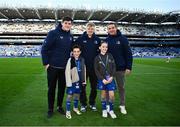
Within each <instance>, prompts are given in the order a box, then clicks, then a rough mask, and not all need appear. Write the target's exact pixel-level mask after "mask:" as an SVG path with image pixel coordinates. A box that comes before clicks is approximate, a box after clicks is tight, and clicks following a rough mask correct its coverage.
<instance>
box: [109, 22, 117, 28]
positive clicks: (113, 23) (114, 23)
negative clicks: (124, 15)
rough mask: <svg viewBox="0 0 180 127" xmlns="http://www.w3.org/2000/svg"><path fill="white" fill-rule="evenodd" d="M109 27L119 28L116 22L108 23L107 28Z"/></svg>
mask: <svg viewBox="0 0 180 127" xmlns="http://www.w3.org/2000/svg"><path fill="white" fill-rule="evenodd" d="M109 25H114V26H115V27H116V28H117V23H116V22H110V23H108V25H107V26H109Z"/></svg>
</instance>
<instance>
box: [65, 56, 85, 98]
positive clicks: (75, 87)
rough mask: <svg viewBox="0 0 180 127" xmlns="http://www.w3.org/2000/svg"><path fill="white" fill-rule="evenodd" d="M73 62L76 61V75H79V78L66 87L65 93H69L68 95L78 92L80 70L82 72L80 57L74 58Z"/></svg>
mask: <svg viewBox="0 0 180 127" xmlns="http://www.w3.org/2000/svg"><path fill="white" fill-rule="evenodd" d="M75 63H76V67H77V70H78V75H79V78H80V80H79V81H78V82H76V83H73V84H72V87H68V88H67V90H66V93H67V94H70V95H72V94H80V87H81V86H80V85H81V72H82V70H81V61H80V59H78V60H75Z"/></svg>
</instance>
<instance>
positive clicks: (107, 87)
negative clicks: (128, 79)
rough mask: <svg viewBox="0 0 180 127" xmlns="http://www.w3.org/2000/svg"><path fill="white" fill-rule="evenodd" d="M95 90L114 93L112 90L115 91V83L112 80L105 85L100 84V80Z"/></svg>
mask: <svg viewBox="0 0 180 127" xmlns="http://www.w3.org/2000/svg"><path fill="white" fill-rule="evenodd" d="M97 89H98V90H107V91H114V90H116V83H115V81H114V80H113V81H112V82H111V83H109V84H106V85H105V84H104V83H103V82H102V80H98V84H97Z"/></svg>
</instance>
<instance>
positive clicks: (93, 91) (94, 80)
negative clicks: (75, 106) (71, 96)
mask: <svg viewBox="0 0 180 127" xmlns="http://www.w3.org/2000/svg"><path fill="white" fill-rule="evenodd" d="M86 78H87V79H88V78H89V81H90V86H91V91H90V95H89V104H90V105H95V100H96V96H97V77H96V74H95V72H94V70H93V71H89V70H87V71H86ZM80 102H81V105H83V106H86V105H87V96H86V86H85V85H84V86H82V88H81V93H80Z"/></svg>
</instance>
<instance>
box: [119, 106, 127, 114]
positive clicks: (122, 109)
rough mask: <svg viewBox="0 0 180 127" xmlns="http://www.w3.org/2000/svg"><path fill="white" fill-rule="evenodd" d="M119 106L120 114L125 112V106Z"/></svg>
mask: <svg viewBox="0 0 180 127" xmlns="http://www.w3.org/2000/svg"><path fill="white" fill-rule="evenodd" d="M119 108H120V111H121V113H122V114H124V115H125V114H127V111H126V108H125V106H119Z"/></svg>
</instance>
